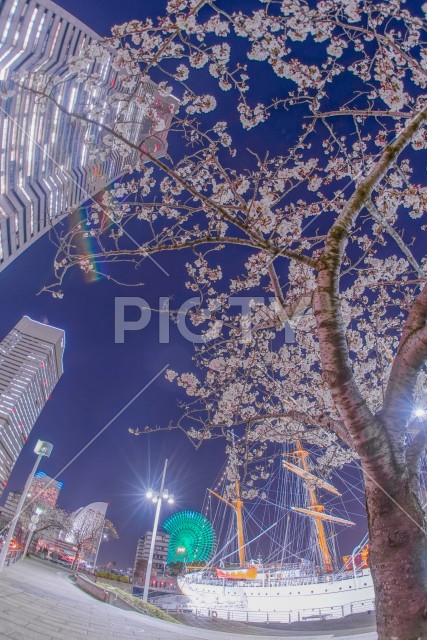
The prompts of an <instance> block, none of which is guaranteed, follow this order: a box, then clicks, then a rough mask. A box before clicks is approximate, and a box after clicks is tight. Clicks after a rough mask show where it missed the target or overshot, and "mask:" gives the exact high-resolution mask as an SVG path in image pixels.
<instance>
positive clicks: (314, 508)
mask: <svg viewBox="0 0 427 640" xmlns="http://www.w3.org/2000/svg"><path fill="white" fill-rule="evenodd" d="M296 445H297V448H296V449H295V451H293V452H292V453H290V454H288V455H289V456H291V457H295V458H297V460H298V463H299V464H297V465H296V464H292V463H291V462H288V461H286V460H284V461H283V466H284V467H285V468H286V469H288V470H289V471H292V472H293V473H295V474H297V475H298V476H300V477H302V478H303V480H304V481H305V485H306V487H307V490H308V494H309V496H310V502H311V504H309V505H307V508H306V509H303V508H300V507H292V509H293V511H298V512H300V513H303V514H304V515H308V516H312V517H313V518H314V522H315V524H316V531H317V543H318V546H319V549H320V553H321V555H322V559H323V564H324V566H325V571H326V573H333V570H334V568H333V563H332V557H331V554H330V551H329V548H328V543H327V540H326V533H325V528H324V526H323V522H324V521H325V520H327V521H330V522H336V523H339V524H346V525H354V522H351V521H350V520H344V519H343V518H337V517H336V516H332V515H330V514H328V513H325V507H324V506H323V505H322V504H320V503H319V501H318V499H317V495H316V489H315V487H319V488H322V489H325V490H326V491H329V492H330V493H333V494H335V495H338V496H339V495H341V494H340V493H339V491H337V489H335V487H334V486H332V485H331V484H329V483H328V482H325V481H324V480H321V479H320V478H317V477H316V476H315V475H314V474H312V473H310V471H309V469H308V461H307V458H308V457H309V452H308V451H307V450H306V449H303V448H302V446H301V441H300V439H299V438H296Z"/></svg>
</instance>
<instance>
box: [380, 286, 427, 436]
mask: <svg viewBox="0 0 427 640" xmlns="http://www.w3.org/2000/svg"><path fill="white" fill-rule="evenodd" d="M426 361H427V284H425V285H424V287H423V289H422V291H421V293H420V294H419V296H418V298H417V299H416V300H415V302H414V304H413V305H412V309H411V310H410V312H409V314H408V317H407V318H406V322H405V324H404V327H403V331H402V337H401V339H400V343H399V347H398V349H397V354H396V357H395V358H394V361H393V366H392V369H391V373H390V377H389V380H388V384H387V388H386V393H385V398H384V405H383V410H382V412H381V414H382V417H383V419H384V420H385V421H386V423H387V424H389V429H390V432H391V433H392V434H393V435H394V437H395V438H396V439H397V440H398V441H399V442H401V440H402V437H404V435H405V430H406V425H407V423H408V421H409V419H410V416H411V413H412V411H413V402H414V391H415V385H416V383H417V379H418V375H419V373H420V371H421V367H422V366H423V365H424V364H425V362H426Z"/></svg>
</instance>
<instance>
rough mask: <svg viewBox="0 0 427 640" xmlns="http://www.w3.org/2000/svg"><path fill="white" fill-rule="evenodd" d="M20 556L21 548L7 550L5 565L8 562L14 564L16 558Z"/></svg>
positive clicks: (7, 564)
mask: <svg viewBox="0 0 427 640" xmlns="http://www.w3.org/2000/svg"><path fill="white" fill-rule="evenodd" d="M21 556H22V549H16V550H14V551H10V550H9V551H8V553H7V556H6V560H5V565H6V566H7V567H8V566H9V565H10V564H15V562H16V561H17V560H19V558H20V557H21Z"/></svg>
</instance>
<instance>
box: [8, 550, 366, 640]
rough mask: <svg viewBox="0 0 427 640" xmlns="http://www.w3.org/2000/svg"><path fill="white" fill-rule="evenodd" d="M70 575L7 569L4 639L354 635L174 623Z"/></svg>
mask: <svg viewBox="0 0 427 640" xmlns="http://www.w3.org/2000/svg"><path fill="white" fill-rule="evenodd" d="M68 576H69V573H68V572H66V571H63V570H61V569H59V568H57V567H55V566H50V565H45V564H44V563H41V562H38V561H33V560H25V561H23V562H18V563H17V564H15V565H13V566H10V567H8V568H6V569H5V570H4V572H3V573H2V574H0V638H1V640H11V639H14V640H110V639H113V640H135V639H137V638H139V639H141V640H243V639H244V637H245V636H248V635H250V636H251V637H253V638H258V639H259V640H261V639H265V640H281V639H283V638H288V640H291V639H292V638H293V639H294V640H314V639H315V638H322V640H332V639H334V640H349V637H350V636H349V635H345V634H344V632H340V633H339V635H334V634H333V633H332V632H327V633H326V634H322V635H316V634H314V633H313V634H312V635H298V634H297V633H293V634H292V632H290V633H289V634H288V633H286V632H283V631H280V632H277V631H276V632H274V631H267V630H265V631H264V630H255V628H253V627H252V628H249V627H246V626H244V625H242V631H241V633H238V632H236V630H234V631H232V632H230V631H220V630H212V629H201V628H195V627H188V626H185V625H178V624H172V623H168V622H163V621H160V620H156V619H154V618H149V617H146V616H143V615H141V614H139V613H137V612H133V611H123V610H121V609H117V608H115V607H112V606H110V605H108V604H104V603H102V602H98V601H97V600H95V599H93V598H92V597H91V596H89V595H87V594H86V593H83V592H82V591H80V590H79V589H78V588H77V587H76V586H75V585H74V584H73V583H72V582H71V581H70V580H69V577H68ZM258 633H259V635H258ZM253 634H254V635H253ZM255 634H256V635H255ZM276 634H277V635H276ZM352 634H353V635H352V636H351V637H352V638H354V639H355V640H356V639H357V640H376V634H375V633H355V632H354V631H353V632H352Z"/></svg>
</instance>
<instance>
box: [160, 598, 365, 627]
mask: <svg viewBox="0 0 427 640" xmlns="http://www.w3.org/2000/svg"><path fill="white" fill-rule="evenodd" d="M157 606H159V607H161V608H162V609H163V610H164V611H167V612H168V613H192V614H193V615H194V616H196V617H198V616H201V617H208V618H221V619H222V620H231V621H237V622H266V623H267V624H268V623H269V622H283V623H288V624H289V623H291V622H303V621H309V620H331V619H334V618H344V617H345V616H349V615H351V614H353V613H366V612H368V613H371V612H373V611H374V608H375V607H374V600H373V599H366V600H358V601H356V602H351V603H347V604H344V605H336V606H332V607H314V608H312V609H299V610H292V611H245V610H238V609H234V610H233V609H222V608H221V607H220V606H215V607H214V606H211V607H197V608H196V607H194V606H192V605H191V604H190V603H188V604H184V605H176V604H174V605H168V604H166V603H165V604H164V605H163V606H162V605H161V604H160V602H158V603H157Z"/></svg>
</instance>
